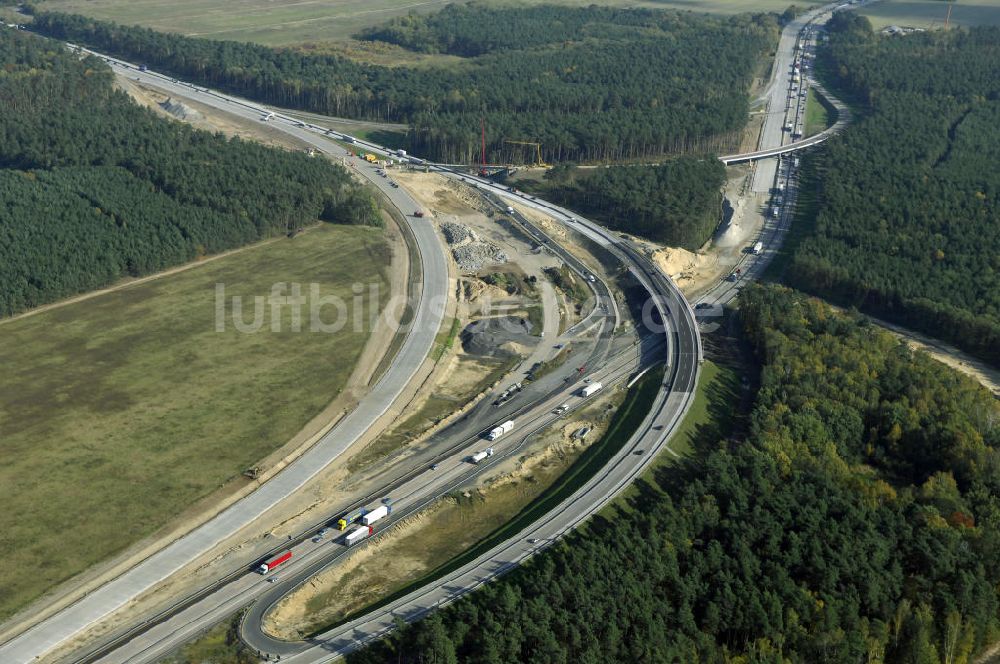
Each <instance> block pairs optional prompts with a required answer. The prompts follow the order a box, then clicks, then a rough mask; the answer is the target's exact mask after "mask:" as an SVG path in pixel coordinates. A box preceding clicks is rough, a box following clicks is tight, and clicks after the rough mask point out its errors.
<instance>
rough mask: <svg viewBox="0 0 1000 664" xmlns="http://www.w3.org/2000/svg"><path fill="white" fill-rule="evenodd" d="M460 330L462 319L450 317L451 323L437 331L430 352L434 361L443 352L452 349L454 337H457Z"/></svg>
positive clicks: (438, 358) (442, 355) (442, 354)
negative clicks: (431, 351)
mask: <svg viewBox="0 0 1000 664" xmlns="http://www.w3.org/2000/svg"><path fill="white" fill-rule="evenodd" d="M461 331H462V321H460V320H459V319H457V318H452V319H451V325H450V326H448V327H447V328H444V329H442V330H441V331H440V332H438V336H437V340H436V341H435V342H434V352H433V353H432V354H431V358H432V359H433V360H434V361H435V362H437V361H439V360H440V359H441V358H442V357H444V354H445V353H447V352H448V351H449V350H451V349H452V347H453V346H454V345H455V339H457V338H458V333H459V332H461Z"/></svg>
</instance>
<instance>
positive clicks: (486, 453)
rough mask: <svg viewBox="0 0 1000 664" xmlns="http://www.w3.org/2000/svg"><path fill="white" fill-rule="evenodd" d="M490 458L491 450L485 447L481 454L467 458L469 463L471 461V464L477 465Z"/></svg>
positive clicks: (477, 453)
mask: <svg viewBox="0 0 1000 664" xmlns="http://www.w3.org/2000/svg"><path fill="white" fill-rule="evenodd" d="M491 456H493V448H492V447H487V448H486V449H485V450H483V451H482V452H476V453H475V454H473V455H472V456H471V457H469V461H471V462H472V463H479V462H480V461H482V460H483V459H485V458H486V457H491Z"/></svg>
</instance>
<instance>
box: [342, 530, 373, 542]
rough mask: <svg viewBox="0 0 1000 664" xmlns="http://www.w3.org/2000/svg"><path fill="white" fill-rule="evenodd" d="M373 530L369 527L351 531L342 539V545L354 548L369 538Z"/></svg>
mask: <svg viewBox="0 0 1000 664" xmlns="http://www.w3.org/2000/svg"><path fill="white" fill-rule="evenodd" d="M374 530H375V529H374V528H372V527H371V526H361V527H360V528H358V529H356V530H352V531H351V532H349V533H347V535H346V536H345V537H344V544H346V545H347V546H354V545H355V544H357V543H358V542H360V541H361V540H363V539H365V538H366V537H368V536H370V535H371V534H372V532H374Z"/></svg>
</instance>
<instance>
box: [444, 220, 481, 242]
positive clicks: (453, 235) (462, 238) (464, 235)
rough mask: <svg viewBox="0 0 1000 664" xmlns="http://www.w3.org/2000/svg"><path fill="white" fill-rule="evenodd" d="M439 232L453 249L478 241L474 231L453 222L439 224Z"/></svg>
mask: <svg viewBox="0 0 1000 664" xmlns="http://www.w3.org/2000/svg"><path fill="white" fill-rule="evenodd" d="M441 232H442V233H444V239H445V240H446V241H447V242H448V244H450V245H452V246H453V247H454V246H456V245H459V246H460V245H463V244H466V243H467V242H473V241H475V240H476V239H478V238H477V237H476V233H475V231H473V230H472V229H471V228H469V227H468V226H464V225H462V224H456V223H455V222H453V221H446V222H444V223H443V224H441Z"/></svg>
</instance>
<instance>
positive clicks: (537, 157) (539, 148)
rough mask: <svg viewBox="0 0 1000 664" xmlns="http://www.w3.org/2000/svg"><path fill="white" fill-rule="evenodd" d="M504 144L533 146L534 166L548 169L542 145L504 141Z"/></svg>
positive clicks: (529, 142)
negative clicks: (543, 156) (543, 158)
mask: <svg viewBox="0 0 1000 664" xmlns="http://www.w3.org/2000/svg"><path fill="white" fill-rule="evenodd" d="M504 143H511V144H513V145H533V146H534V147H535V163H534V164H532V166H540V167H542V168H548V167H549V165H548V164H546V163H545V162H544V161H543V160H542V144H541V143H533V142H531V141H511V140H507V139H504Z"/></svg>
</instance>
